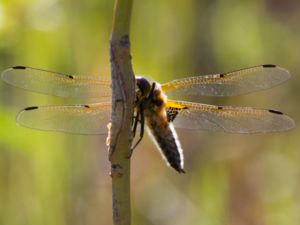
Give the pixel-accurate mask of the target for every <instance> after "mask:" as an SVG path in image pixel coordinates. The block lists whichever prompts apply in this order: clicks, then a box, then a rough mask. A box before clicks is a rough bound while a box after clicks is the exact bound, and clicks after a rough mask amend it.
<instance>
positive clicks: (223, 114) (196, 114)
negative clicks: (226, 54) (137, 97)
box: [167, 100, 295, 134]
mask: <svg viewBox="0 0 300 225" xmlns="http://www.w3.org/2000/svg"><path fill="white" fill-rule="evenodd" d="M168 106H169V108H168V110H170V108H171V109H172V110H171V111H174V109H175V110H176V111H177V115H176V116H175V118H173V123H174V126H175V127H177V128H186V129H202V130H212V131H224V132H228V133H246V134H250V133H266V132H275V131H284V130H289V129H291V128H293V127H294V126H295V123H294V121H293V120H292V119H291V118H290V117H288V116H287V115H285V114H283V113H281V112H278V111H275V110H267V109H256V108H252V107H231V106H215V105H207V104H201V103H192V102H184V101H172V100H170V101H168ZM168 110H167V112H168ZM173 114H174V113H173Z"/></svg>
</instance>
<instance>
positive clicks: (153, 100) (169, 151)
mask: <svg viewBox="0 0 300 225" xmlns="http://www.w3.org/2000/svg"><path fill="white" fill-rule="evenodd" d="M289 78H290V74H289V72H288V71H287V70H286V69H284V68H281V67H278V66H275V65H262V66H256V67H251V68H246V69H241V70H237V71H234V72H230V73H223V74H213V75H203V76H195V77H187V78H183V79H178V80H173V81H171V82H168V83H165V84H159V83H157V82H149V81H148V80H147V79H145V78H143V77H137V78H136V105H135V116H134V118H133V132H134V134H135V132H136V129H137V125H138V123H140V126H141V132H140V139H139V141H140V140H141V138H142V137H143V133H144V121H145V122H146V124H147V126H148V128H149V131H150V132H149V133H150V134H151V135H152V136H153V137H154V138H153V140H154V142H155V143H156V145H157V146H158V149H159V150H160V151H161V153H162V156H163V157H164V158H165V159H166V161H167V163H168V164H169V165H170V166H171V167H173V168H174V169H175V170H177V171H178V172H184V170H183V152H182V148H181V146H180V142H179V140H178V138H177V134H176V131H175V129H174V127H177V128H186V129H202V130H212V131H224V132H228V133H245V134H250V133H266V132H276V131H284V130H289V129H291V128H293V127H294V126H295V123H294V121H293V120H292V119H291V118H290V117H288V116H287V115H285V114H283V113H282V112H279V111H276V110H272V109H256V108H252V107H232V106H215V105H208V104H202V103H195V102H187V101H180V100H171V99H167V96H166V94H165V93H168V95H169V93H170V94H177V95H179V96H187V97H200V96H234V95H243V94H248V93H250V92H255V91H259V90H263V89H268V88H271V87H273V86H275V85H278V84H280V83H282V82H284V81H286V80H287V79H289ZM2 79H3V80H4V81H5V82H7V83H9V84H11V85H14V86H17V87H19V88H23V89H26V90H31V91H35V92H40V93H44V94H49V95H54V96H60V97H72V98H98V100H101V99H102V100H103V98H107V99H108V100H107V101H100V102H97V103H93V104H82V105H66V106H31V107H28V108H25V109H24V110H22V111H21V112H20V113H19V114H18V116H17V122H18V123H19V124H21V125H23V126H25V127H30V128H34V129H41V130H48V131H62V132H67V133H75V134H107V124H108V123H109V121H110V114H111V101H110V97H111V81H110V80H107V79H102V78H98V77H92V76H77V75H69V74H61V73H56V72H50V71H45V70H40V69H34V68H30V67H24V66H15V67H12V68H9V69H7V70H5V71H4V72H3V73H2ZM139 141H138V142H139Z"/></svg>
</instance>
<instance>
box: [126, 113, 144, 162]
mask: <svg viewBox="0 0 300 225" xmlns="http://www.w3.org/2000/svg"><path fill="white" fill-rule="evenodd" d="M138 112H139V117H140V120H139V118H138V117H136V120H135V124H137V122H140V125H141V129H140V138H139V139H138V140H137V142H136V143H135V144H134V145H133V147H132V148H131V152H130V156H129V157H131V155H132V153H133V150H134V149H135V148H136V147H137V146H138V144H139V143H140V142H141V140H142V139H143V137H144V131H145V117H144V111H143V110H142V108H140V109H139V111H138ZM135 124H134V125H135ZM136 127H137V125H136V126H134V127H133V131H134V134H135V131H136Z"/></svg>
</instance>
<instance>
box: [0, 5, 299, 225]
mask: <svg viewBox="0 0 300 225" xmlns="http://www.w3.org/2000/svg"><path fill="white" fill-rule="evenodd" d="M113 2H114V1H112V0H86V1H80V0H28V1H23V0H1V1H0V70H4V69H5V68H7V67H10V66H12V65H26V66H31V67H36V68H43V69H48V70H52V71H60V72H65V73H74V74H77V73H78V74H86V75H102V76H107V77H109V74H110V70H109V38H110V31H111V25H112V12H113V4H114V3H113ZM299 22H300V3H299V1H297V0H287V1H280V0H253V1H238V0H202V1H200V0H185V1H172V0H151V1H150V0H144V1H135V2H134V9H133V15H132V34H131V41H132V55H133V64H134V69H135V72H136V74H146V76H147V77H149V78H152V79H155V80H157V81H159V82H165V81H168V80H171V79H175V78H179V77H187V76H195V75H200V74H208V73H217V72H227V71H231V70H236V69H239V68H244V67H249V66H253V65H260V64H266V63H273V64H278V65H280V66H282V67H285V68H287V69H289V70H290V72H291V74H292V75H293V76H292V79H291V80H290V81H288V82H286V83H284V84H283V85H280V86H278V87H275V88H273V89H271V90H268V91H262V92H259V93H253V94H251V95H247V96H240V97H231V98H222V99H221V98H203V99H198V101H201V102H205V103H213V104H224V105H241V106H255V107H260V108H274V109H278V110H281V111H283V112H285V113H287V114H289V115H290V116H291V117H293V118H294V119H295V121H296V122H297V120H299V119H300V104H299V94H300V76H299V73H300V63H299V59H300V29H299ZM69 103H82V102H78V100H77V101H76V100H74V99H73V100H72V99H71V100H69V99H59V98H55V97H50V96H44V95H40V94H36V93H30V92H26V91H23V90H20V89H17V88H14V87H10V86H8V85H6V84H4V83H3V82H1V83H0V225H41V224H43V225H54V224H55V225H82V224H88V225H96V224H97V225H99V224H105V225H106V224H112V222H111V221H112V219H111V217H112V216H111V214H112V213H111V183H110V177H109V170H110V169H109V168H110V164H109V162H108V154H107V149H106V146H105V137H101V136H80V135H69V134H63V133H51V132H42V131H36V130H31V129H26V128H23V127H20V126H18V125H16V122H15V116H16V114H17V113H18V111H19V110H20V109H22V108H24V107H26V106H30V105H49V104H69ZM178 134H179V137H180V140H181V142H182V146H183V148H184V152H185V167H186V171H187V174H185V175H180V174H177V173H176V172H174V171H173V170H172V169H170V168H167V167H166V165H165V163H164V162H163V160H162V159H161V157H160V155H159V153H158V151H157V150H156V149H155V146H154V144H153V143H152V142H151V140H149V138H148V137H146V138H145V139H144V140H143V142H142V144H140V146H139V147H138V148H137V149H136V151H135V152H134V155H133V158H132V208H133V210H132V211H133V224H143V225H144V224H145V225H154V224H155V225H160V224H161V225H162V224H164V225H167V224H172V225H188V224H190V225H192V224H193V225H194V224H203V225H204V224H205V225H223V224H226V225H246V224H247V225H248V224H249V225H250V224H251V225H283V224H288V225H299V223H300V188H299V186H300V163H299V161H300V151H299V150H300V148H299V146H300V136H299V134H300V128H297V127H296V128H295V129H293V130H291V131H288V132H283V133H272V134H263V135H232V134H224V133H211V132H203V131H186V130H178Z"/></svg>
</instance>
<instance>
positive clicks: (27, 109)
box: [24, 106, 39, 111]
mask: <svg viewBox="0 0 300 225" xmlns="http://www.w3.org/2000/svg"><path fill="white" fill-rule="evenodd" d="M38 108H39V107H37V106H30V107H27V108H25V109H24V110H26V111H29V110H34V109H38Z"/></svg>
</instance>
